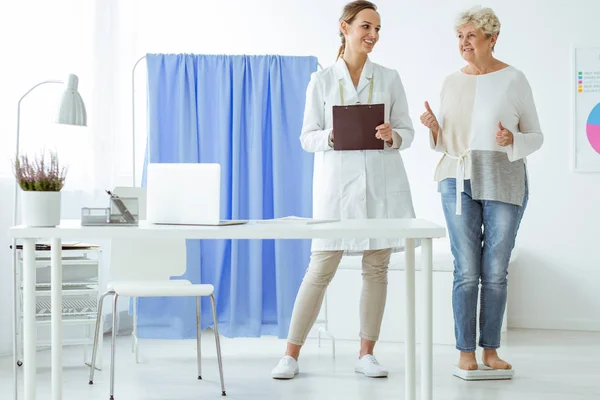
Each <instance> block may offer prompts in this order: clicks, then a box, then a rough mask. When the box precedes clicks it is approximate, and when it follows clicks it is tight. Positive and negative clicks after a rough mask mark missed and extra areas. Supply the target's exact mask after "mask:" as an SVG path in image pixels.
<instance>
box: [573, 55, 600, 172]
mask: <svg viewBox="0 0 600 400" xmlns="http://www.w3.org/2000/svg"><path fill="white" fill-rule="evenodd" d="M574 68H575V71H574V74H575V76H573V77H572V79H573V80H575V82H576V84H575V85H574V87H575V88H576V89H575V107H574V116H573V117H574V129H575V132H574V136H575V137H574V140H575V155H574V162H575V170H576V171H581V172H600V47H578V48H575V54H574Z"/></svg>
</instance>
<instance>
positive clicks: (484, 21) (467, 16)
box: [454, 6, 500, 38]
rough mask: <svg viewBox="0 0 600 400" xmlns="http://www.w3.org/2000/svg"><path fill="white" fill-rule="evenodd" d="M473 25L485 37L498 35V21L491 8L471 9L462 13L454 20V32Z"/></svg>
mask: <svg viewBox="0 0 600 400" xmlns="http://www.w3.org/2000/svg"><path fill="white" fill-rule="evenodd" d="M467 24H473V25H475V27H476V28H477V29H481V30H482V31H483V33H484V34H485V36H486V37H488V38H489V37H490V36H492V35H493V34H499V33H500V20H499V19H498V17H497V16H496V13H494V10H492V9H491V8H483V7H479V6H478V7H473V8H470V9H469V10H467V11H464V12H462V13H460V14H459V15H458V17H457V18H456V23H455V25H454V28H455V30H457V31H458V29H459V28H461V27H463V26H465V25H467Z"/></svg>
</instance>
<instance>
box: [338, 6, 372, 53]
mask: <svg viewBox="0 0 600 400" xmlns="http://www.w3.org/2000/svg"><path fill="white" fill-rule="evenodd" d="M362 10H373V11H375V12H377V6H376V5H375V4H373V3H371V2H370V1H366V0H356V1H352V2H350V3H348V4H346V6H345V7H344V10H343V11H342V16H341V17H340V33H339V34H340V38H342V45H341V46H340V49H339V51H338V55H337V58H336V60H337V59H338V58H340V57H341V56H343V55H344V51H345V50H346V37H345V36H344V33H343V32H342V27H341V24H342V22H346V23H347V24H351V23H352V22H353V21H354V19H355V18H356V15H357V14H358V13H359V12H361V11H362Z"/></svg>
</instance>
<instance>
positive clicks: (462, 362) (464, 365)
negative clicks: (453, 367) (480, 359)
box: [458, 351, 477, 371]
mask: <svg viewBox="0 0 600 400" xmlns="http://www.w3.org/2000/svg"><path fill="white" fill-rule="evenodd" d="M458 368H460V369H463V370H465V371H474V370H476V369H477V358H475V352H472V353H465V352H463V351H461V352H460V358H459V359H458Z"/></svg>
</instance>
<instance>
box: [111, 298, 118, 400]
mask: <svg viewBox="0 0 600 400" xmlns="http://www.w3.org/2000/svg"><path fill="white" fill-rule="evenodd" d="M118 299H119V295H118V294H116V293H115V297H114V298H113V323H112V341H111V346H110V400H114V398H115V349H116V347H117V329H116V326H117V300H118Z"/></svg>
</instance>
